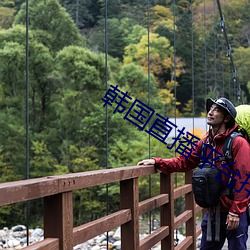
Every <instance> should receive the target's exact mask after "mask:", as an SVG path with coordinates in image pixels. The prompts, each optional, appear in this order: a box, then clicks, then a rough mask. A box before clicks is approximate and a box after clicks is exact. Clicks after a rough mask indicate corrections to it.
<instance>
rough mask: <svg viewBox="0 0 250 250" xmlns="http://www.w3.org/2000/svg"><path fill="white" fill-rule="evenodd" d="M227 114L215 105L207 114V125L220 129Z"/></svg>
mask: <svg viewBox="0 0 250 250" xmlns="http://www.w3.org/2000/svg"><path fill="white" fill-rule="evenodd" d="M224 118H225V114H224V112H223V109H222V108H221V107H220V106H218V105H216V104H213V105H212V106H211V108H210V110H209V111H208V113H207V124H208V125H210V126H212V127H214V128H216V127H219V126H220V125H221V124H222V123H223V122H224Z"/></svg>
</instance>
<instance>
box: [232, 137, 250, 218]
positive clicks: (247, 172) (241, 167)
mask: <svg viewBox="0 0 250 250" xmlns="http://www.w3.org/2000/svg"><path fill="white" fill-rule="evenodd" d="M232 154H233V159H234V162H235V164H234V165H233V170H234V172H236V173H239V174H238V175H235V177H234V179H235V180H236V182H235V187H234V200H233V202H232V205H231V207H230V210H229V211H230V212H232V213H236V214H241V213H243V212H244V211H245V210H246V208H247V205H248V202H249V197H248V196H250V185H249V181H250V180H249V179H247V178H249V177H250V145H249V143H248V142H247V141H246V140H245V139H244V138H242V137H241V136H238V137H236V138H235V140H234V141H233V145H232ZM248 176H249V177H248ZM246 181H247V182H248V183H246ZM247 197H248V198H247Z"/></svg>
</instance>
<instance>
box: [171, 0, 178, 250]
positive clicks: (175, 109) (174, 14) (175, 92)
mask: <svg viewBox="0 0 250 250" xmlns="http://www.w3.org/2000/svg"><path fill="white" fill-rule="evenodd" d="M172 4H173V24H174V34H173V36H174V37H173V39H174V41H173V46H174V55H173V63H174V69H173V79H171V80H173V81H174V97H175V101H174V116H175V124H176V120H177V119H176V116H177V104H176V103H177V101H176V100H177V84H176V1H175V0H173V2H172ZM176 136H177V135H176V128H175V138H176ZM175 156H176V145H175ZM174 175H175V187H177V182H178V178H177V177H178V176H177V173H175V174H174ZM178 243H179V239H178V233H177V229H176V230H175V245H178Z"/></svg>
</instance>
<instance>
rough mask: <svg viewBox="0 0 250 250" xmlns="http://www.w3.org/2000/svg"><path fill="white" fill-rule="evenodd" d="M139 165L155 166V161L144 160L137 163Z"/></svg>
mask: <svg viewBox="0 0 250 250" xmlns="http://www.w3.org/2000/svg"><path fill="white" fill-rule="evenodd" d="M139 165H155V160H154V159H146V160H142V161H139V162H138V163H137V166H139Z"/></svg>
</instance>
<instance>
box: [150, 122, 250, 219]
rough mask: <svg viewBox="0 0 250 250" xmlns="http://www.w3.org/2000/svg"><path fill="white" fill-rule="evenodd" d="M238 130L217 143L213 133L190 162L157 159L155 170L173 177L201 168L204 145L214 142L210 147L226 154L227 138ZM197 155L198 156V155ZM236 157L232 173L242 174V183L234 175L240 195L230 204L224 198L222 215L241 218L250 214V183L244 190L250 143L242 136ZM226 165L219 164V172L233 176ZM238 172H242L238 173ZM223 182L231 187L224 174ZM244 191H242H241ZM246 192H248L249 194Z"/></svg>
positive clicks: (234, 147)
mask: <svg viewBox="0 0 250 250" xmlns="http://www.w3.org/2000/svg"><path fill="white" fill-rule="evenodd" d="M237 130H238V125H235V126H234V127H233V128H231V129H228V130H227V131H226V132H224V133H222V134H217V135H216V136H215V137H214V139H213V140H212V138H211V137H210V136H209V134H210V133H209V132H208V133H207V134H206V136H205V137H204V138H203V139H202V140H200V141H199V142H198V146H197V147H196V149H195V150H194V151H193V152H192V154H191V155H190V156H189V157H188V159H186V158H185V157H184V156H182V155H181V156H179V157H176V158H171V159H162V158H154V160H155V166H156V167H157V168H158V169H159V170H160V171H161V172H163V173H165V174H168V173H173V172H186V171H190V170H192V169H194V168H196V167H197V166H198V164H199V163H200V160H201V158H200V157H199V156H198V155H201V154H202V143H203V142H206V143H208V142H209V141H210V142H212V141H213V142H212V143H210V145H213V148H214V149H215V150H216V151H218V152H220V153H222V154H223V144H224V141H225V139H226V137H227V136H228V135H229V134H231V133H232V132H233V131H237ZM216 151H214V155H213V157H212V158H215V157H217V156H218V154H217V152H216ZM209 152H211V149H209V148H207V150H206V155H208V154H209ZM196 153H197V154H198V155H196ZM232 155H233V160H234V162H235V164H233V165H232V166H231V168H232V170H233V171H234V172H235V173H237V172H238V171H239V172H240V175H241V179H240V177H239V176H237V175H235V174H234V175H233V178H234V179H236V182H235V185H234V189H235V190H238V192H236V191H234V200H230V199H229V198H228V196H227V195H224V194H223V195H222V196H221V198H220V205H221V211H223V212H228V211H230V212H232V213H236V214H238V215H241V214H242V213H243V212H244V211H246V208H247V205H248V201H249V198H250V197H249V198H247V196H248V195H249V196H250V179H249V180H248V184H245V186H244V188H242V187H243V186H242V185H243V184H242V182H244V181H245V180H246V179H247V174H248V175H249V174H250V145H249V143H248V142H247V141H246V140H245V139H244V138H242V137H241V136H237V137H236V138H235V139H234V141H233V144H232ZM222 163H226V162H218V161H217V162H215V164H216V166H217V167H218V168H219V169H222V170H223V171H224V172H227V173H228V174H229V175H230V174H231V172H230V171H229V170H227V169H225V168H223V167H221V164H222ZM237 170H238V171H237ZM220 179H221V180H223V181H225V183H228V181H229V177H228V176H226V175H225V174H223V173H222V174H221V176H220ZM221 185H222V188H223V185H224V187H226V185H225V184H223V182H221ZM241 189H242V190H241ZM245 189H248V190H249V192H248V191H247V190H245Z"/></svg>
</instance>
